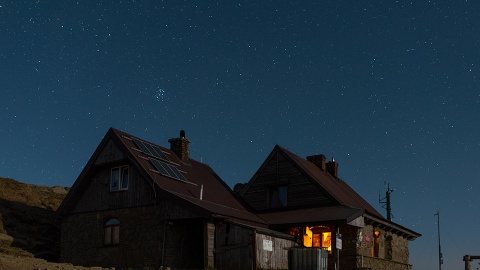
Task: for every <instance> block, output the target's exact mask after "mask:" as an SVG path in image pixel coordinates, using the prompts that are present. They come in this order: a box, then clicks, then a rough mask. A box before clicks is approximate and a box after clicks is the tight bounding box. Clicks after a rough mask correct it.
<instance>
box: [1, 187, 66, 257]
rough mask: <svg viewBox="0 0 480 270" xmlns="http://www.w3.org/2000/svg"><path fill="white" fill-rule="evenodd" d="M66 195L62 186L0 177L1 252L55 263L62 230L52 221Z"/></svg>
mask: <svg viewBox="0 0 480 270" xmlns="http://www.w3.org/2000/svg"><path fill="white" fill-rule="evenodd" d="M65 195H66V190H65V189H64V188H62V187H53V188H52V187H44V186H37V185H28V184H24V183H20V182H17V181H15V180H13V179H9V178H0V236H2V235H1V234H3V237H0V252H2V253H6V254H13V255H22V256H35V257H39V258H44V259H48V260H55V259H56V257H57V256H58V244H59V243H58V239H59V230H58V228H56V227H55V226H53V225H52V222H53V219H54V215H55V210H56V209H57V208H58V206H59V205H60V203H61V202H62V200H63V198H64V197H65ZM5 234H7V235H8V236H10V237H13V241H12V239H11V238H10V239H11V240H8V238H9V237H8V236H5ZM2 239H3V240H2Z"/></svg>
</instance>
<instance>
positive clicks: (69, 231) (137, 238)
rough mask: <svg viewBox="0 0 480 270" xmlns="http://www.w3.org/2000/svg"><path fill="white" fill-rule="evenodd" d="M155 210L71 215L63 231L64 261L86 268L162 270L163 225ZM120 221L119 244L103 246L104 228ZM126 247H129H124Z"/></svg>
mask: <svg viewBox="0 0 480 270" xmlns="http://www.w3.org/2000/svg"><path fill="white" fill-rule="evenodd" d="M158 213H159V211H158V209H157V208H156V207H155V206H147V207H136V208H127V209H119V210H110V211H102V212H89V213H78V214H72V215H69V216H67V217H65V218H64V219H63V221H62V228H61V254H60V256H61V261H63V262H69V263H73V264H75V265H83V266H102V267H112V266H113V267H117V268H128V267H138V268H140V267H159V266H160V265H161V264H162V243H163V235H164V234H163V231H164V230H163V229H164V225H165V224H164V223H165V222H164V221H163V220H162V219H160V218H155V217H156V216H157V215H158ZM110 218H115V219H117V220H119V221H120V244H119V245H117V246H104V244H103V239H104V224H105V222H106V221H107V220H109V219H110ZM125 243H127V244H125Z"/></svg>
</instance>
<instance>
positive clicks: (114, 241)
mask: <svg viewBox="0 0 480 270" xmlns="http://www.w3.org/2000/svg"><path fill="white" fill-rule="evenodd" d="M104 234H105V235H104V238H103V239H104V240H103V244H104V245H105V246H116V245H118V244H119V243H120V221H118V219H115V218H112V219H109V220H108V221H107V222H105V226H104Z"/></svg>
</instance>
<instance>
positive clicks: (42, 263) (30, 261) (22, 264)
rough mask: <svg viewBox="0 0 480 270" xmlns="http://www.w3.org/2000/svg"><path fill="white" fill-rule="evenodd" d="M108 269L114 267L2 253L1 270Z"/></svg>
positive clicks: (0, 255)
mask: <svg viewBox="0 0 480 270" xmlns="http://www.w3.org/2000/svg"><path fill="white" fill-rule="evenodd" d="M87 269H90V270H91V269H96V270H104V269H105V270H106V269H109V270H111V269H114V268H101V267H82V266H74V265H72V264H69V263H51V262H47V261H46V260H42V259H36V258H30V257H22V256H13V255H8V254H1V253H0V270H87Z"/></svg>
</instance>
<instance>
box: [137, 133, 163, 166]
mask: <svg viewBox="0 0 480 270" xmlns="http://www.w3.org/2000/svg"><path fill="white" fill-rule="evenodd" d="M133 142H134V143H135V144H136V145H137V147H138V148H140V150H142V152H143V153H145V154H147V155H151V156H154V157H156V158H160V159H163V160H167V161H168V160H169V159H168V158H167V156H166V155H165V154H164V153H163V151H162V149H160V148H159V147H157V146H154V145H151V144H149V143H147V142H143V141H140V140H138V139H135V138H133Z"/></svg>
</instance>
